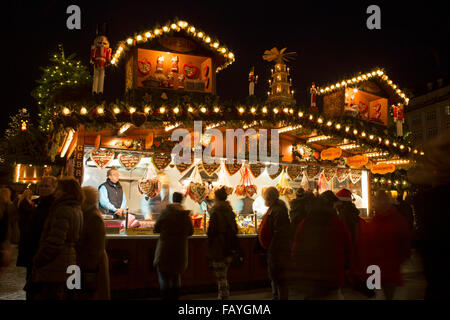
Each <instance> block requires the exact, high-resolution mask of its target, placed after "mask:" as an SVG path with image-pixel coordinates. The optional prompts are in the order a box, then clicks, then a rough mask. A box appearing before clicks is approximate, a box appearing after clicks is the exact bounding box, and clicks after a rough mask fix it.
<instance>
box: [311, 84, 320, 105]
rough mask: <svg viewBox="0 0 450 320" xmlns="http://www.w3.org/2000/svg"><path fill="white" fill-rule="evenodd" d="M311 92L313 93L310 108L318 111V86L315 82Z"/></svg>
mask: <svg viewBox="0 0 450 320" xmlns="http://www.w3.org/2000/svg"><path fill="white" fill-rule="evenodd" d="M309 93H310V94H311V105H310V107H309V110H311V111H318V110H319V108H317V104H316V96H317V88H316V84H315V83H314V82H313V83H312V85H311V89H310V90H309Z"/></svg>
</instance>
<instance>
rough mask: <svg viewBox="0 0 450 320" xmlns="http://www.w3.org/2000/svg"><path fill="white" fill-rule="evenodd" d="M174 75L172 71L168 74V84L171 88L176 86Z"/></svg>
mask: <svg viewBox="0 0 450 320" xmlns="http://www.w3.org/2000/svg"><path fill="white" fill-rule="evenodd" d="M174 82H175V80H174V76H173V73H172V72H170V73H169V75H168V76H167V84H168V86H169V89H173V88H174Z"/></svg>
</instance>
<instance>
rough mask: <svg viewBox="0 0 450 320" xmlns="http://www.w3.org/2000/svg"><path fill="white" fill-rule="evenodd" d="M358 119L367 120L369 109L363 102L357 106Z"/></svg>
mask: <svg viewBox="0 0 450 320" xmlns="http://www.w3.org/2000/svg"><path fill="white" fill-rule="evenodd" d="M358 117H359V118H361V119H363V120H368V119H369V107H368V106H367V104H366V103H365V102H363V101H360V102H359V104H358Z"/></svg>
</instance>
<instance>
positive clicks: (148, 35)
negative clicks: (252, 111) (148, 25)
mask: <svg viewBox="0 0 450 320" xmlns="http://www.w3.org/2000/svg"><path fill="white" fill-rule="evenodd" d="M180 31H183V32H185V33H186V34H187V35H189V36H192V37H194V38H197V39H200V40H201V41H203V43H204V44H205V45H206V46H208V47H209V48H211V49H212V50H214V51H217V53H218V54H220V55H222V56H223V57H224V58H225V62H224V63H223V64H222V65H220V66H218V67H217V69H216V72H219V71H220V70H223V69H225V68H226V67H228V66H229V65H230V64H232V63H233V62H234V61H235V60H236V59H235V55H234V53H233V52H231V51H230V50H229V49H228V48H227V47H226V46H224V45H223V44H221V43H220V42H219V41H218V40H216V39H215V38H213V37H212V36H209V35H207V34H206V33H205V32H203V31H199V30H197V28H195V27H194V26H193V25H191V24H189V23H188V22H186V21H183V20H178V21H173V22H169V23H167V24H166V25H164V26H163V27H161V28H155V29H153V30H148V31H145V32H142V33H139V34H136V35H135V36H133V37H129V38H127V39H126V40H124V41H120V42H119V45H118V46H117V49H116V51H115V52H114V54H113V55H112V58H111V64H112V65H117V64H118V62H119V60H120V58H121V57H122V56H123V55H124V52H126V51H127V50H129V49H130V48H131V47H134V46H136V44H138V43H141V42H147V41H149V40H153V39H157V38H160V37H162V36H164V35H165V34H166V33H168V32H180Z"/></svg>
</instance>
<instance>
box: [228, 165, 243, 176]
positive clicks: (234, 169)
mask: <svg viewBox="0 0 450 320" xmlns="http://www.w3.org/2000/svg"><path fill="white" fill-rule="evenodd" d="M241 167H242V163H236V162H233V163H225V168H226V169H227V171H228V173H229V174H230V176H232V175H234V174H235V173H236V172H238V171H239V170H240V169H241Z"/></svg>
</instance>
